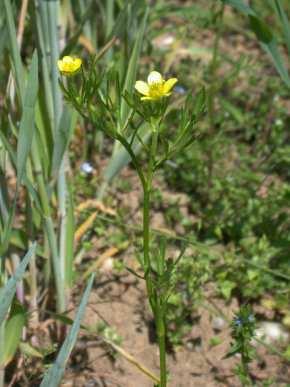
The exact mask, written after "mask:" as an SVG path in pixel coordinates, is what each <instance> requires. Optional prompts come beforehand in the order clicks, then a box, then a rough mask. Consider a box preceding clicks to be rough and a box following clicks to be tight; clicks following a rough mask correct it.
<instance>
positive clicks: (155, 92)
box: [135, 71, 177, 101]
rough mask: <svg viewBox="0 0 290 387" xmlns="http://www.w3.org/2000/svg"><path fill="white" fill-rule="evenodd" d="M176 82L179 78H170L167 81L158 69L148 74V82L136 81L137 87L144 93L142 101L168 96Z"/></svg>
mask: <svg viewBox="0 0 290 387" xmlns="http://www.w3.org/2000/svg"><path fill="white" fill-rule="evenodd" d="M176 82H177V78H170V79H168V80H167V81H165V80H164V79H163V77H162V75H161V74H160V73H158V71H151V73H150V74H149V75H148V78H147V83H146V82H144V81H137V82H136V83H135V89H136V90H137V91H138V92H139V93H140V94H143V95H144V97H141V100H142V101H146V100H147V101H148V100H151V101H156V100H158V99H160V98H163V97H168V96H169V95H170V94H171V90H172V88H173V86H174V85H175V83H176Z"/></svg>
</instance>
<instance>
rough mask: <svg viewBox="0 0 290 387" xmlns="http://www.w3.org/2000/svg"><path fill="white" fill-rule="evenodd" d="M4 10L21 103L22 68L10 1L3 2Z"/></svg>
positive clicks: (22, 94) (22, 92)
mask: <svg viewBox="0 0 290 387" xmlns="http://www.w3.org/2000/svg"><path fill="white" fill-rule="evenodd" d="M4 9H5V16H6V22H7V25H8V34H9V44H10V49H11V54H12V59H13V70H14V75H15V79H16V83H17V86H18V91H19V95H20V100H21V102H22V103H23V98H24V82H23V68H22V62H21V57H20V52H19V48H18V44H17V36H16V28H15V23H14V17H13V11H12V2H11V0H4Z"/></svg>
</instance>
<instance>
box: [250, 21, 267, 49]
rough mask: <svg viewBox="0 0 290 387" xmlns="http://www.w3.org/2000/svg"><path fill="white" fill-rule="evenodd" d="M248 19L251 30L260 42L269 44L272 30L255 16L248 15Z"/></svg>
mask: <svg viewBox="0 0 290 387" xmlns="http://www.w3.org/2000/svg"><path fill="white" fill-rule="evenodd" d="M249 21H250V26H251V29H252V31H254V33H255V34H256V36H257V39H258V40H259V41H260V42H262V43H265V44H269V43H270V42H271V41H272V40H273V35H272V32H271V31H270V29H269V28H268V27H267V25H266V24H265V23H264V22H263V21H262V20H260V19H259V18H258V17H256V16H253V15H249Z"/></svg>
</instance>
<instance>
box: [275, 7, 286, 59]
mask: <svg viewBox="0 0 290 387" xmlns="http://www.w3.org/2000/svg"><path fill="white" fill-rule="evenodd" d="M272 2H273V0H272ZM273 6H274V9H275V12H276V14H277V16H278V18H279V19H280V22H281V24H282V27H283V33H284V37H285V40H286V44H287V49H288V53H289V55H290V22H289V19H288V16H287V14H286V12H285V11H284V9H283V6H282V4H281V1H280V0H274V5H273Z"/></svg>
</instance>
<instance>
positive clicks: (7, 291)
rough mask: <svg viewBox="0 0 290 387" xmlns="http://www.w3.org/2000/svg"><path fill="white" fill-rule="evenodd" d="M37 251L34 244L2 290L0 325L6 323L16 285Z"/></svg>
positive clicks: (0, 294) (0, 290)
mask: <svg viewBox="0 0 290 387" xmlns="http://www.w3.org/2000/svg"><path fill="white" fill-rule="evenodd" d="M35 249H36V244H35V243H34V244H33V245H32V246H31V247H30V249H29V250H28V252H27V254H26V255H25V257H24V258H23V260H22V261H21V263H20V265H19V266H18V267H17V269H16V271H15V273H14V275H13V276H12V277H11V278H10V279H9V280H8V282H7V283H6V285H5V286H4V287H3V288H2V289H0V325H1V324H2V322H3V321H4V319H5V317H6V314H7V312H8V310H9V307H10V305H11V303H12V300H13V297H14V294H15V291H16V284H17V282H18V281H20V280H21V279H22V277H23V275H24V273H25V269H26V266H27V265H28V262H29V260H30V258H31V257H32V255H33V254H34V253H35Z"/></svg>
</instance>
